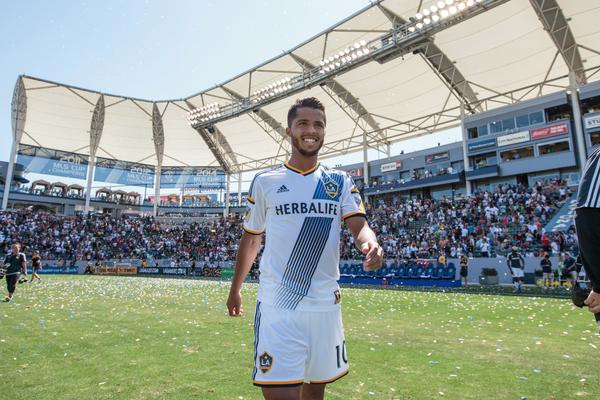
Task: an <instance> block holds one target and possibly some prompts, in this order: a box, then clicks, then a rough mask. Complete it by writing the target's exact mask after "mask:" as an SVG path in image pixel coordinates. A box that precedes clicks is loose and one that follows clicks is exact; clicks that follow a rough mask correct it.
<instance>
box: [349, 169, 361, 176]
mask: <svg viewBox="0 0 600 400" xmlns="http://www.w3.org/2000/svg"><path fill="white" fill-rule="evenodd" d="M347 172H348V175H350V176H351V177H360V176H363V170H362V168H353V169H351V170H348V171H347Z"/></svg>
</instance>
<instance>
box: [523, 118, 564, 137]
mask: <svg viewBox="0 0 600 400" xmlns="http://www.w3.org/2000/svg"><path fill="white" fill-rule="evenodd" d="M565 133H569V126H568V125H567V123H566V122H563V123H560V124H556V125H550V126H545V127H543V128H538V129H532V130H531V140H536V139H543V138H547V137H552V136H558V135H564V134H565Z"/></svg>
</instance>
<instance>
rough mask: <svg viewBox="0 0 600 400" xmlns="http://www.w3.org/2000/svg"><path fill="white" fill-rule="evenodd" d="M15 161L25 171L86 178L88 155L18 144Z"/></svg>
mask: <svg viewBox="0 0 600 400" xmlns="http://www.w3.org/2000/svg"><path fill="white" fill-rule="evenodd" d="M17 154H18V155H17V163H19V164H23V166H24V167H25V172H26V173H28V172H35V173H38V174H44V175H54V176H63V177H66V178H75V179H84V180H85V179H87V169H88V156H86V155H83V154H77V153H68V152H65V151H60V150H52V149H46V148H43V147H34V146H28V145H21V146H19V151H18V153H17Z"/></svg>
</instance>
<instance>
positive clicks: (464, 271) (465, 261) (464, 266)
mask: <svg viewBox="0 0 600 400" xmlns="http://www.w3.org/2000/svg"><path fill="white" fill-rule="evenodd" d="M468 276H469V258H468V257H467V256H466V255H464V254H463V255H461V256H460V277H461V279H462V280H463V284H464V285H465V286H467V285H468V284H469V282H468V281H467V279H468Z"/></svg>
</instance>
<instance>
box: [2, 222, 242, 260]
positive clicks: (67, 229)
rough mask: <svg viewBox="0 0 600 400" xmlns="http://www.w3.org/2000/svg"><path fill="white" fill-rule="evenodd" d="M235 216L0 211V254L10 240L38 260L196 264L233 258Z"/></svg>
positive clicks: (237, 226) (237, 227)
mask: <svg viewBox="0 0 600 400" xmlns="http://www.w3.org/2000/svg"><path fill="white" fill-rule="evenodd" d="M240 226H241V225H240V219H239V217H238V216H235V215H232V216H230V217H229V218H218V219H216V220H210V221H205V222H193V223H189V224H184V225H167V224H161V223H160V222H158V221H156V220H154V219H153V218H151V217H139V218H138V217H121V218H119V219H114V218H111V217H109V216H107V215H102V214H100V215H90V216H74V217H64V216H58V215H54V214H51V213H47V212H41V211H36V212H33V211H28V210H25V211H19V212H2V213H0V253H6V252H7V251H8V250H9V249H10V245H11V244H12V243H16V242H19V243H21V244H22V248H23V251H25V252H26V253H30V252H31V251H33V250H34V249H37V250H39V252H40V256H41V257H42V259H61V260H88V261H90V260H106V259H132V258H135V259H139V258H150V257H152V258H158V259H163V258H176V259H184V260H189V259H192V258H193V259H195V260H198V261H199V262H201V263H204V262H208V263H214V262H218V261H228V260H231V259H233V258H234V257H235V253H236V252H237V246H238V240H239V237H240Z"/></svg>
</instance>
